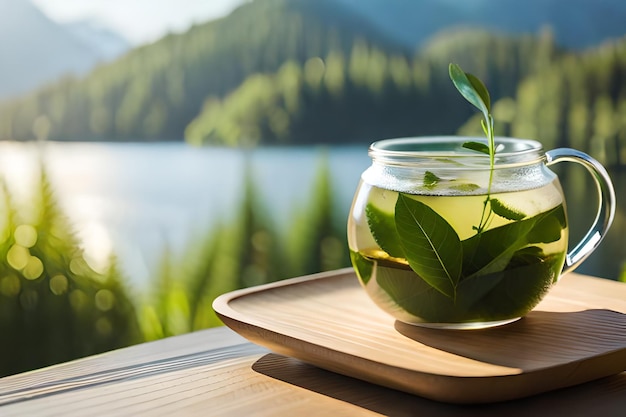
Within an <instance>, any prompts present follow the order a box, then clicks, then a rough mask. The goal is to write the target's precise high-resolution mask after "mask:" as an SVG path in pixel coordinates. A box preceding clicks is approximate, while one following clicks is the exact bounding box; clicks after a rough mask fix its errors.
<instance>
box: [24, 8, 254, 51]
mask: <svg viewBox="0 0 626 417" xmlns="http://www.w3.org/2000/svg"><path fill="white" fill-rule="evenodd" d="M30 1H31V2H32V3H34V4H35V5H37V6H38V7H39V8H40V9H41V11H43V12H44V13H45V14H46V15H47V16H48V17H49V18H51V19H52V20H55V21H57V22H63V23H65V22H71V21H75V20H83V19H88V20H94V21H96V22H98V23H100V24H102V25H103V26H104V27H107V28H110V29H113V30H114V31H115V32H117V33H119V34H120V35H122V36H123V37H124V38H126V39H127V40H128V41H129V42H130V43H131V44H133V45H141V44H144V43H149V42H152V41H154V40H156V39H158V38H160V37H162V36H164V35H166V34H167V33H168V32H181V31H184V30H186V29H187V28H188V27H189V26H191V25H192V24H193V23H197V22H198V23H199V22H204V21H207V20H211V19H215V18H218V17H221V16H224V15H226V14H228V13H229V12H230V11H232V10H233V9H234V8H235V7H236V6H237V5H239V4H241V3H243V2H245V1H247V0H30Z"/></svg>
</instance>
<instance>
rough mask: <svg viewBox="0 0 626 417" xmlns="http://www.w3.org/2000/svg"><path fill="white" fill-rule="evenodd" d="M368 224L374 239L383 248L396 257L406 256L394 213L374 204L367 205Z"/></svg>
mask: <svg viewBox="0 0 626 417" xmlns="http://www.w3.org/2000/svg"><path fill="white" fill-rule="evenodd" d="M365 216H366V217H367V224H368V226H369V228H370V232H371V233H372V236H373V237H374V240H375V241H376V243H377V244H378V246H380V248H381V249H382V250H384V251H385V252H387V254H388V255H389V256H393V257H394V258H404V250H403V249H402V246H401V244H400V238H399V237H398V233H397V232H396V221H395V219H394V215H393V213H387V212H385V211H383V210H381V209H379V208H378V207H376V206H375V205H374V204H372V203H369V204H368V205H367V206H366V207H365Z"/></svg>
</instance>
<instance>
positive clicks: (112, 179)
mask: <svg viewBox="0 0 626 417" xmlns="http://www.w3.org/2000/svg"><path fill="white" fill-rule="evenodd" d="M324 154H325V155H327V157H328V163H329V168H330V172H331V175H332V178H333V186H334V189H335V191H336V205H337V206H336V213H337V216H338V217H337V218H338V219H340V221H341V219H345V218H347V215H348V210H349V207H350V203H351V200H352V196H353V193H354V191H355V188H356V185H357V183H358V180H359V177H360V174H361V172H362V171H363V170H364V169H365V168H366V167H367V166H369V164H370V160H369V158H368V156H367V147H366V146H358V147H355V146H352V147H333V148H314V147H307V148H260V149H255V150H251V151H247V152H245V151H243V150H240V149H224V148H193V147H189V146H187V145H185V144H183V143H159V144H126V143H124V144H118V143H43V144H39V145H38V144H35V143H12V142H2V143H0V172H1V173H2V174H3V175H4V176H5V178H6V180H7V182H8V184H9V187H10V189H11V190H12V191H13V192H14V193H15V194H17V196H18V197H20V198H24V199H27V198H28V195H29V190H30V186H31V184H32V182H33V181H34V175H33V173H34V172H36V168H37V166H38V158H39V156H38V155H41V156H42V158H43V160H44V162H45V164H46V167H47V170H48V173H49V174H50V178H51V181H52V183H53V186H54V189H55V191H56V195H57V198H58V199H59V202H60V203H61V206H62V208H63V209H64V211H65V213H66V214H67V216H68V217H69V218H70V220H71V221H72V223H73V224H74V225H75V227H76V231H77V234H78V237H79V238H80V239H81V241H82V244H83V246H84V249H85V251H86V254H87V255H88V257H89V258H90V260H91V263H92V264H93V265H94V266H95V267H98V265H101V264H103V263H104V262H105V261H106V259H108V256H109V254H110V253H111V251H114V253H115V254H116V255H118V256H119V258H120V260H121V262H122V267H123V269H124V271H125V273H126V275H127V276H128V277H129V278H130V279H131V282H132V283H133V284H134V286H135V287H144V286H145V285H146V284H147V283H149V282H150V277H151V276H152V275H153V273H154V271H155V267H156V265H157V263H158V260H159V257H160V255H161V254H162V253H163V250H164V249H165V248H169V249H173V250H175V251H176V250H180V249H181V248H183V247H184V246H185V244H186V243H188V241H189V239H190V238H192V237H193V236H197V235H198V231H203V230H206V231H209V230H210V228H211V226H212V225H214V224H215V223H216V222H218V221H226V220H228V219H229V218H230V213H232V211H233V210H232V209H233V208H234V207H237V204H238V202H239V201H240V200H239V199H240V198H241V190H242V185H243V173H244V169H243V167H244V164H245V159H246V157H249V160H250V161H251V164H252V170H253V179H254V182H255V186H256V187H258V188H259V189H260V190H261V192H262V195H263V196H264V198H265V200H264V203H265V204H266V206H267V208H268V209H269V212H270V213H271V214H272V215H273V217H274V220H275V222H276V223H277V224H280V223H281V220H283V221H282V223H283V224H285V221H284V220H285V219H290V218H292V217H293V216H295V214H296V211H297V209H298V207H301V205H302V204H304V203H305V202H306V201H308V200H307V195H308V193H309V192H310V190H311V186H312V185H313V182H314V179H315V175H316V171H317V169H318V167H319V164H320V161H321V160H322V156H323V155H324ZM569 178H571V181H570V183H571V184H564V188H565V189H566V192H567V193H568V194H567V198H568V207H569V211H570V224H571V228H572V229H580V230H582V229H583V228H584V227H586V224H587V223H589V222H590V220H587V221H583V220H579V219H581V218H590V216H592V213H589V207H590V204H589V203H588V201H589V198H588V196H587V195H586V194H585V192H586V191H584V190H589V185H585V184H586V181H587V180H586V179H585V177H584V176H576V175H572V176H569V177H568V180H569ZM624 178H625V177H624V173H621V174H619V175H618V174H615V175H614V176H613V179H614V182H615V184H616V189H617V193H618V199H619V197H621V195H622V194H624V193H621V190H622V188H623V187H624V186H626V183H625V181H624ZM568 190H572V191H571V192H570V191H568ZM581 190H582V192H581ZM570 194H571V196H570ZM269 196H271V199H270V198H269ZM620 207H622V204H621V202H620V203H619V204H618V208H620ZM584 216H587V217H584ZM623 219H624V215H623V214H622V213H621V212H619V211H618V216H617V218H616V222H615V224H614V227H613V229H612V230H611V232H610V233H609V235H608V236H607V239H606V240H605V241H604V242H603V243H602V245H601V247H600V249H598V250H597V251H596V253H594V255H592V256H591V257H590V258H589V259H588V260H587V261H586V262H585V263H584V264H583V265H582V266H581V267H580V268H579V269H578V272H581V273H588V274H593V275H597V276H602V277H606V278H611V279H616V278H617V277H618V276H619V273H620V271H621V269H622V264H623V260H625V259H626V248H625V246H626V245H624V241H623V236H624V234H625V232H626V227H625V224H624V220H623ZM574 235H576V230H574Z"/></svg>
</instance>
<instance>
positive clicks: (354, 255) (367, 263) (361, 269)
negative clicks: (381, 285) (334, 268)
mask: <svg viewBox="0 0 626 417" xmlns="http://www.w3.org/2000/svg"><path fill="white" fill-rule="evenodd" d="M350 260H351V261H352V265H354V269H355V271H356V274H357V276H358V277H359V279H360V280H361V282H362V283H363V284H364V285H365V284H367V283H368V282H369V280H370V279H371V278H372V272H373V270H374V261H371V260H369V259H367V258H366V257H365V256H363V255H361V254H360V253H359V252H356V251H353V250H351V251H350Z"/></svg>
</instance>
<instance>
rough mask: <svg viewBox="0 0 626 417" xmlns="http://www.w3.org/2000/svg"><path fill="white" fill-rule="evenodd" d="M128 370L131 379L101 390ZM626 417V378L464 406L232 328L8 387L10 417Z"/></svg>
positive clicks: (2, 399)
mask: <svg viewBox="0 0 626 417" xmlns="http://www.w3.org/2000/svg"><path fill="white" fill-rule="evenodd" d="M190 358H195V359H194V360H190ZM155 363H159V364H160V369H159V371H158V372H157V371H156V370H155V369H154V364H155ZM181 363H184V364H185V365H182V364H181ZM122 368H124V369H125V372H127V375H126V376H125V377H117V378H109V379H108V380H106V381H105V380H102V381H100V383H95V381H94V380H93V377H94V376H95V374H108V375H114V374H117V373H119V372H120V370H121V369H122ZM146 368H148V369H149V368H152V372H147V371H146ZM68 382H71V383H72V384H73V386H71V387H68V385H67V384H68ZM44 390H45V393H44V392H43V391H44ZM18 391H19V392H18ZM9 398H10V400H9ZM625 409H626V372H624V373H621V374H619V375H615V376H611V377H607V378H603V379H600V380H596V381H593V382H590V383H586V384H581V385H577V386H575V387H571V388H567V389H562V390H558V391H552V392H549V393H546V394H542V395H536V396H532V397H527V398H524V399H520V400H515V401H508V402H503V403H493V404H482V405H473V406H459V405H454V404H445V403H439V402H434V401H430V400H428V399H425V398H421V397H418V396H415V395H411V394H407V393H404V392H401V391H397V390H393V389H389V388H385V387H383V386H380V385H375V384H370V383H367V382H364V381H360V380H357V379H354V378H350V377H347V376H343V375H340V374H337V373H333V372H328V371H325V370H323V369H320V368H318V367H315V366H312V365H309V364H306V363H303V362H301V361H299V360H297V359H294V358H291V357H287V356H282V355H278V354H274V353H268V351H267V350H266V349H264V348H262V347H259V346H256V345H253V344H252V343H250V342H247V341H246V340H245V339H243V338H242V337H240V336H238V335H237V334H235V333H234V332H233V331H231V330H230V329H228V328H226V327H222V328H216V329H210V330H204V331H199V332H196V333H190V334H186V335H183V336H177V337H172V338H168V339H163V340H159V341H156V342H151V343H145V344H141V345H137V346H133V347H130V348H124V349H120V350H116V351H112V352H107V353H104V354H102V355H98V356H92V357H88V358H84V359H80V360H77V361H74V362H69V363H65V364H60V365H55V366H52V367H49V368H44V369H40V370H36V371H32V372H29V373H25V374H20V375H14V376H10V377H5V378H2V379H0V416H2V417H14V416H20V417H22V416H28V417H48V416H50V417H51V416H63V417H83V416H89V417H98V416H115V417H127V416H133V417H134V416H141V417H156V416H167V417H171V416H176V417H195V416H212V417H213V416H236V417H240V416H272V417H282V416H285V417H292V416H323V417H326V416H355V415H358V416H369V415H386V416H415V415H420V416H421V415H424V416H435V417H438V416H450V415H463V416H468V417H474V416H481V417H484V416H486V417H491V416H498V417H499V416H503V415H506V416H509V417H516V416H529V415H567V416H589V415H601V416H622V415H624V410H625Z"/></svg>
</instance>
